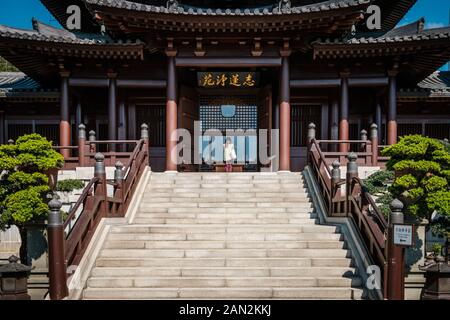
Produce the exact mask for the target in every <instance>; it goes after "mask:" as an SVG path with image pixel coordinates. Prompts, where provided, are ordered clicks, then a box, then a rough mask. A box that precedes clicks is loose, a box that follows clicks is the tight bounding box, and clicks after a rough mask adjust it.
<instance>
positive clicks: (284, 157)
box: [279, 54, 291, 171]
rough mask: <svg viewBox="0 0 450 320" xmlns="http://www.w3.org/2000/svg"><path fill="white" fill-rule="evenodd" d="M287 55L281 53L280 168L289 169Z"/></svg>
mask: <svg viewBox="0 0 450 320" xmlns="http://www.w3.org/2000/svg"><path fill="white" fill-rule="evenodd" d="M289 82H290V72H289V55H288V54H285V55H283V54H282V65H281V83H280V168H279V171H290V170H291V104H290V98H291V97H290V96H291V94H290V83H289Z"/></svg>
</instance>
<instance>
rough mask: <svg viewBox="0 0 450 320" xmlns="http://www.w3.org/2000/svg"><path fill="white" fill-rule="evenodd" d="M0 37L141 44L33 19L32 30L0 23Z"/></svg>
mask: <svg viewBox="0 0 450 320" xmlns="http://www.w3.org/2000/svg"><path fill="white" fill-rule="evenodd" d="M0 38H9V39H22V40H35V41H44V42H58V43H68V44H95V45H126V46H130V45H142V43H141V42H140V41H139V40H137V41H136V42H132V41H130V40H128V41H126V42H123V41H113V40H112V39H111V38H109V37H107V36H103V35H99V34H81V33H73V32H70V31H67V30H65V29H58V28H55V27H52V26H49V25H46V24H44V23H42V22H39V21H37V20H35V19H33V30H27V29H18V28H11V27H8V26H4V25H0Z"/></svg>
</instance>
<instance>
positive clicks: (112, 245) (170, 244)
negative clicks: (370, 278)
mask: <svg viewBox="0 0 450 320" xmlns="http://www.w3.org/2000/svg"><path fill="white" fill-rule="evenodd" d="M104 248H106V249H266V248H267V249H276V248H277V249H344V248H345V243H344V242H339V241H229V242H224V241H139V240H120V241H117V240H109V239H108V241H107V242H106V243H105V245H104Z"/></svg>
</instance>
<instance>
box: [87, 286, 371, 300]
mask: <svg viewBox="0 0 450 320" xmlns="http://www.w3.org/2000/svg"><path fill="white" fill-rule="evenodd" d="M362 297H363V291H362V290H361V289H355V288H326V289H325V288H263V287H258V288H121V289H117V290H116V289H115V288H113V287H111V288H87V289H86V290H85V291H84V293H83V298H84V299H93V300H94V299H100V300H104V299H106V300H115V299H117V300H124V299H133V300H139V299H208V300H211V299H311V300H320V299H327V300H328V299H339V300H340V299H342V300H343V299H346V300H347V299H361V298H362Z"/></svg>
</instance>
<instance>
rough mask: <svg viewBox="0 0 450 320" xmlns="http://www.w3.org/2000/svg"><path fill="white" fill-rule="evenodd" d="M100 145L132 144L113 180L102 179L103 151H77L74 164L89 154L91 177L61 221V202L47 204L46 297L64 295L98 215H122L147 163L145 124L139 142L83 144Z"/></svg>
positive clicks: (115, 157) (99, 217)
mask: <svg viewBox="0 0 450 320" xmlns="http://www.w3.org/2000/svg"><path fill="white" fill-rule="evenodd" d="M102 144H107V145H111V144H134V145H135V147H134V150H133V152H132V153H129V156H128V158H127V159H126V161H125V162H126V167H125V169H124V165H123V164H122V163H121V162H120V161H118V162H116V163H115V167H116V170H115V175H114V180H109V181H108V180H107V179H106V166H105V165H106V158H105V156H104V155H103V154H101V153H97V154H95V155H93V154H91V153H90V152H89V153H85V154H84V155H83V153H82V154H81V156H82V157H79V158H78V163H79V162H80V160H81V162H83V164H84V165H86V162H88V163H89V164H90V163H91V158H92V156H93V159H94V161H95V167H94V175H95V176H94V177H93V178H92V179H91V180H90V181H89V183H88V184H87V186H86V188H85V189H84V191H83V193H82V195H81V196H80V198H79V199H78V201H77V202H76V203H75V205H74V206H73V208H72V209H71V210H70V212H69V215H68V217H67V219H66V221H65V222H64V223H62V222H61V223H60V222H58V221H62V219H61V218H58V215H61V214H60V208H61V203H60V202H59V201H56V200H55V201H53V202H52V203H49V207H50V208H51V212H50V215H49V221H51V223H50V222H49V232H50V233H49V234H52V237H49V261H50V263H49V265H50V269H51V272H50V297H51V298H52V299H62V298H64V297H65V296H67V286H66V285H65V283H66V281H67V272H68V270H67V269H68V266H76V265H78V264H79V262H80V261H81V259H82V257H83V255H84V254H85V252H86V249H87V247H88V245H89V243H90V241H91V239H92V236H93V235H94V233H95V231H96V229H97V227H98V225H99V223H100V221H101V220H102V218H106V217H124V216H125V214H126V211H127V209H128V207H129V205H130V202H131V199H132V197H133V195H134V193H135V191H136V188H137V185H138V183H139V181H140V178H141V176H142V174H143V172H144V170H145V168H146V166H148V161H149V158H148V155H149V144H148V127H147V126H146V125H143V126H142V139H141V140H139V141H90V142H89V144H83V146H86V149H87V148H92V146H99V145H102ZM109 155H110V157H109V162H110V163H111V161H113V159H114V160H117V159H118V156H117V153H110V154H109ZM120 155H122V154H120ZM108 185H112V186H113V187H114V192H113V194H112V196H108V189H107V186H108ZM50 217H51V218H50ZM55 217H56V218H55ZM58 232H59V234H58ZM63 232H64V235H63V234H62V233H63ZM61 241H62V242H63V243H62V244H61V243H60V242H61ZM62 259H63V260H62ZM61 268H64V271H61Z"/></svg>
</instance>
